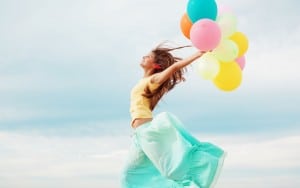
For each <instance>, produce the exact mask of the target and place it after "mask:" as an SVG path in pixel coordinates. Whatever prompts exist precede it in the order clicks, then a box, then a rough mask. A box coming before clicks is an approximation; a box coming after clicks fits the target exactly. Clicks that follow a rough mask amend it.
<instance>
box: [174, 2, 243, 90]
mask: <svg viewBox="0 0 300 188" xmlns="http://www.w3.org/2000/svg"><path fill="white" fill-rule="evenodd" d="M180 28H181V31H182V33H183V35H184V36H185V37H186V38H187V39H189V40H190V41H191V42H192V44H193V45H194V47H196V48H197V49H199V50H200V51H209V52H207V53H205V54H204V55H203V56H202V58H200V59H199V60H198V62H197V72H198V73H199V75H200V76H201V77H202V78H203V79H206V80H211V81H213V83H214V84H215V86H216V87H217V88H219V89H221V90H223V91H232V90H234V89H236V88H238V87H239V85H240V84H241V81H242V70H243V69H244V66H245V53H246V51H247V50H248V39H247V37H246V36H245V34H243V33H242V32H240V31H238V30H237V18H236V16H235V15H234V14H233V13H232V11H231V10H230V9H229V8H228V7H225V6H220V5H218V6H217V3H216V2H215V0H189V2H188V4H187V11H186V13H184V14H183V16H182V17H181V21H180Z"/></svg>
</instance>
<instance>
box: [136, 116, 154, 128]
mask: <svg viewBox="0 0 300 188" xmlns="http://www.w3.org/2000/svg"><path fill="white" fill-rule="evenodd" d="M149 121H152V118H136V119H134V120H133V122H132V124H131V127H132V128H134V129H136V128H137V127H139V126H141V125H143V124H145V123H147V122H149Z"/></svg>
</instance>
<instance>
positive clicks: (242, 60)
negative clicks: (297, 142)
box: [235, 55, 246, 70]
mask: <svg viewBox="0 0 300 188" xmlns="http://www.w3.org/2000/svg"><path fill="white" fill-rule="evenodd" d="M235 62H237V64H238V65H239V66H240V67H241V69H242V70H243V69H244V67H245V63H246V59H245V56H244V55H243V56H241V57H239V58H237V59H236V60H235Z"/></svg>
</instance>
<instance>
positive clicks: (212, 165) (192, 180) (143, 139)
mask: <svg viewBox="0 0 300 188" xmlns="http://www.w3.org/2000/svg"><path fill="white" fill-rule="evenodd" d="M224 157H225V152H224V151H223V150H222V149H221V148H219V147H217V146H215V145H213V144H211V143H207V142H200V141H198V140H197V139H196V138H194V137H193V136H192V135H191V134H190V133H188V132H187V131H186V130H185V129H184V127H183V125H182V123H181V122H180V121H179V120H178V119H177V118H176V117H175V116H174V115H172V114H170V113H167V112H163V113H160V114H158V115H157V116H156V117H155V118H154V119H153V120H152V121H151V122H148V123H145V124H143V125H141V126H139V127H138V128H136V129H135V130H134V135H133V143H132V145H131V148H130V152H129V156H128V161H127V163H126V165H125V168H124V170H123V172H122V180H121V185H122V188H187V187H190V188H191V187H200V188H211V187H213V185H214V184H215V182H216V180H217V178H218V174H219V172H220V170H221V167H222V165H223V160H224Z"/></svg>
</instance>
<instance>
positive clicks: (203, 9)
mask: <svg viewBox="0 0 300 188" xmlns="http://www.w3.org/2000/svg"><path fill="white" fill-rule="evenodd" d="M217 13H218V9H217V3H216V2H215V0H189V2H188V5H187V14H188V16H189V18H190V19H191V21H192V23H195V22H197V21H198V20H200V19H203V18H208V19H211V20H216V18H217Z"/></svg>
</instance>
